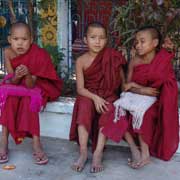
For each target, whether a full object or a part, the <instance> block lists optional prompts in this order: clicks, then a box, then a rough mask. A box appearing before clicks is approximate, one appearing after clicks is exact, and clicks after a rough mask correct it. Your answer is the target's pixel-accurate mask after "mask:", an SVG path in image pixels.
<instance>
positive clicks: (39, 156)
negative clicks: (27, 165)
mask: <svg viewBox="0 0 180 180" xmlns="http://www.w3.org/2000/svg"><path fill="white" fill-rule="evenodd" d="M33 157H34V160H35V164H38V165H45V164H47V163H48V161H49V160H48V157H47V155H46V154H45V153H44V152H34V153H33Z"/></svg>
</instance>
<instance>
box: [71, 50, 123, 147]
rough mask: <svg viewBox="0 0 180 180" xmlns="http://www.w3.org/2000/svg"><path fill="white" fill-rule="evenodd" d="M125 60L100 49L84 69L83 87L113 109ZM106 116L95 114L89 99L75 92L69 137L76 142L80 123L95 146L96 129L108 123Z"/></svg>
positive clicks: (120, 55)
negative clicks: (106, 102) (89, 64)
mask: <svg viewBox="0 0 180 180" xmlns="http://www.w3.org/2000/svg"><path fill="white" fill-rule="evenodd" d="M125 63H126V61H125V59H124V57H123V56H122V54H120V53H119V52H117V51H115V50H113V49H110V48H106V49H104V50H103V51H102V52H100V53H99V54H98V55H97V57H96V58H95V60H94V61H93V63H92V64H91V66H90V67H89V68H88V69H86V70H85V71H84V81H85V83H84V84H85V88H86V89H88V90H89V91H90V92H92V93H95V94H97V95H99V96H100V97H102V98H104V99H105V100H107V101H108V102H110V104H109V109H111V108H112V102H114V101H115V100H116V99H117V98H118V96H117V94H118V90H119V87H120V83H121V78H120V67H121V65H123V64H125ZM107 119H108V117H107V115H106V113H104V114H101V115H100V114H98V113H97V112H96V109H95V106H94V103H93V101H92V100H91V99H89V98H87V97H83V96H80V95H78V96H77V98H76V102H75V105H74V110H73V117H72V123H71V129H70V140H75V141H77V142H78V132H77V127H78V125H83V126H84V127H85V128H86V130H87V132H88V133H89V134H90V137H91V140H92V146H93V150H94V149H95V147H96V142H97V135H98V130H99V128H100V127H103V126H104V125H105V123H106V122H107Z"/></svg>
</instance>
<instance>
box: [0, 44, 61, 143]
mask: <svg viewBox="0 0 180 180" xmlns="http://www.w3.org/2000/svg"><path fill="white" fill-rule="evenodd" d="M20 64H23V65H26V66H27V67H28V69H29V72H30V73H31V74H32V75H34V76H36V77H37V80H36V85H35V87H39V88H40V89H41V94H42V98H43V102H42V104H43V105H44V106H45V104H46V102H47V101H53V100H55V99H56V98H58V97H59V96H60V92H61V88H62V81H61V80H60V79H59V77H58V76H57V73H56V71H55V69H54V66H53V64H52V61H51V58H50V56H49V54H48V53H47V52H46V51H45V50H44V49H42V48H39V47H38V46H37V45H35V44H32V46H31V48H30V49H29V51H28V52H27V53H26V54H24V55H20V56H18V57H16V58H14V59H12V60H11V65H12V67H13V69H15V68H16V67H17V66H19V65H20ZM20 85H24V86H26V85H25V82H24V79H22V80H21V82H20ZM0 124H2V125H3V126H6V127H7V128H8V130H9V132H10V134H11V135H12V137H13V138H14V140H15V142H16V143H17V144H18V143H21V142H22V139H23V138H24V137H25V136H29V137H32V135H36V136H40V127H39V113H38V112H32V111H31V109H30V97H28V96H27V97H16V96H9V97H7V99H6V103H5V106H4V109H3V111H2V114H1V116H0Z"/></svg>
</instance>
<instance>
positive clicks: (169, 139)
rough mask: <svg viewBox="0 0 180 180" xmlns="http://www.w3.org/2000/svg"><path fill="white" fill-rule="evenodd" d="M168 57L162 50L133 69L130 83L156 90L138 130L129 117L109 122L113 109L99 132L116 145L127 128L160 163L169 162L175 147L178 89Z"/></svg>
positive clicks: (177, 135)
mask: <svg viewBox="0 0 180 180" xmlns="http://www.w3.org/2000/svg"><path fill="white" fill-rule="evenodd" d="M172 58H173V54H170V53H168V52H167V51H166V50H165V49H162V50H161V51H160V52H159V53H158V54H157V55H156V56H155V58H154V59H153V60H152V62H151V63H150V64H141V65H137V66H136V67H135V68H134V71H133V75H132V81H133V82H136V83H138V84H140V85H143V86H147V87H154V88H158V89H159V90H160V96H159V97H158V101H157V102H155V103H154V104H153V105H152V106H151V107H150V108H149V109H148V110H147V112H146V113H145V115H144V118H143V124H142V126H141V128H140V129H139V130H136V131H135V130H134V129H133V128H132V123H131V120H132V116H131V115H130V116H129V117H128V120H127V121H126V120H122V121H121V120H119V121H118V123H117V124H115V123H113V119H114V109H113V110H112V112H111V115H109V116H110V119H109V121H108V122H109V124H108V126H107V127H105V128H104V129H103V131H102V132H103V133H104V134H105V135H106V136H108V137H109V138H111V139H112V140H114V141H116V142H118V141H120V140H121V138H122V136H123V135H124V133H125V131H126V130H127V129H128V131H129V132H130V133H131V134H132V135H133V136H134V137H137V134H141V136H142V138H143V140H144V141H145V142H146V143H147V144H148V145H149V148H150V153H151V155H153V156H156V157H158V158H160V159H163V160H169V159H170V158H171V157H172V156H173V154H174V153H175V152H176V150H177V148H178V144H179V120H178V88H177V82H176V79H175V75H174V71H173V68H172V63H171V60H172ZM110 127H111V128H112V129H111V130H109V128H110ZM117 129H118V130H117Z"/></svg>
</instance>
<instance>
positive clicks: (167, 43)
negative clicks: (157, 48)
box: [162, 36, 175, 51]
mask: <svg viewBox="0 0 180 180" xmlns="http://www.w3.org/2000/svg"><path fill="white" fill-rule="evenodd" d="M162 47H163V48H165V49H166V50H167V51H174V49H175V45H174V43H173V42H172V40H171V39H170V38H169V37H168V36H166V37H165V39H164V43H163V45H162Z"/></svg>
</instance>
